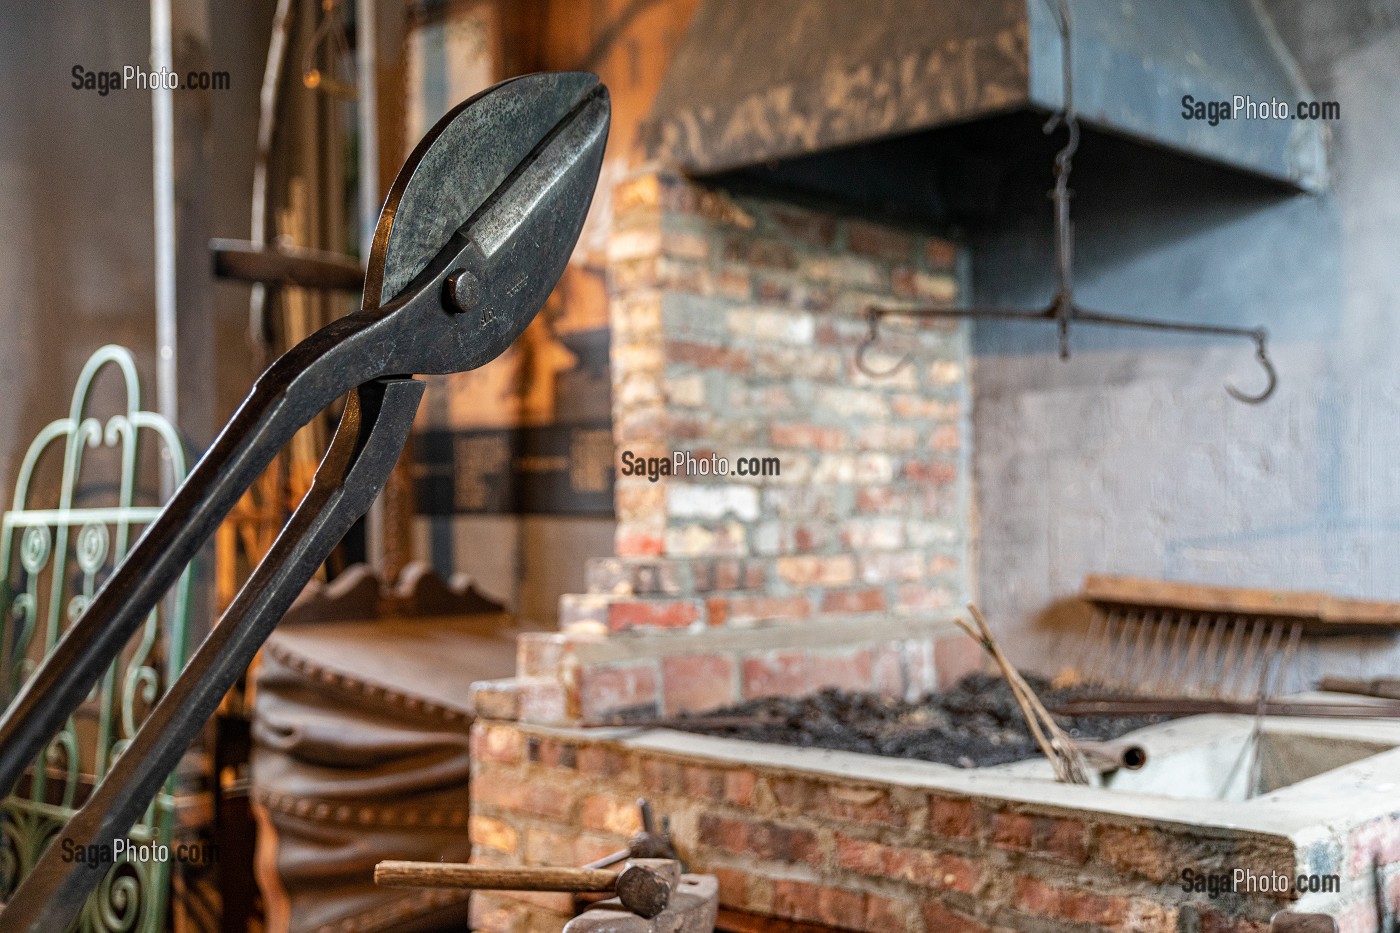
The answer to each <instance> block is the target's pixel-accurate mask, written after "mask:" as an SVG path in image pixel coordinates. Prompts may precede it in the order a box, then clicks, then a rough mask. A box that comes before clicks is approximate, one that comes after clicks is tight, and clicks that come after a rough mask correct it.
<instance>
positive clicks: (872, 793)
mask: <svg viewBox="0 0 1400 933" xmlns="http://www.w3.org/2000/svg"><path fill="white" fill-rule="evenodd" d="M810 805H812V806H814V808H815V810H816V813H817V814H818V815H819V816H826V817H830V818H831V819H834V820H842V821H844V822H848V823H869V824H878V825H883V826H904V825H905V824H906V823H907V822H908V814H907V813H905V812H904V810H903V809H902V808H900V807H899V806H897V805H895V804H894V803H893V801H891V800H890V795H889V791H887V790H885V789H884V788H881V787H859V786H852V785H847V784H834V783H833V784H827V785H826V786H825V787H823V788H821V792H820V793H819V794H818V795H815V796H814V798H813V800H812V801H811V803H810Z"/></svg>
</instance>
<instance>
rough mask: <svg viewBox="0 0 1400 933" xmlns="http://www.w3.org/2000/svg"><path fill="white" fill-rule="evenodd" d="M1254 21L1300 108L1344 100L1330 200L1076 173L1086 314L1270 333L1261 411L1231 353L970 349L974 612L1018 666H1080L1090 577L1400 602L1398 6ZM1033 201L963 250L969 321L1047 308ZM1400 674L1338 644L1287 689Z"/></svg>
mask: <svg viewBox="0 0 1400 933" xmlns="http://www.w3.org/2000/svg"><path fill="white" fill-rule="evenodd" d="M1263 7H1264V8H1265V9H1266V11H1267V12H1268V13H1269V15H1270V16H1272V17H1273V19H1274V21H1275V24H1276V26H1277V27H1278V29H1279V32H1280V34H1281V37H1282V39H1283V41H1284V43H1285V44H1286V45H1287V46H1288V47H1289V48H1290V50H1291V51H1292V52H1293V54H1294V56H1295V57H1296V58H1297V60H1298V62H1299V64H1300V67H1301V68H1302V70H1303V72H1304V75H1305V77H1306V80H1307V81H1308V83H1309V84H1310V86H1311V88H1312V92H1313V96H1314V98H1315V99H1318V100H1337V101H1340V102H1341V106H1342V118H1341V119H1340V120H1339V121H1336V122H1333V123H1331V124H1330V130H1331V141H1330V147H1331V152H1330V170H1331V180H1330V185H1329V188H1328V189H1327V190H1326V191H1325V192H1324V193H1322V194H1321V195H1319V196H1307V195H1287V194H1283V193H1280V192H1277V191H1271V190H1268V189H1266V188H1263V187H1260V186H1256V185H1252V184H1244V183H1240V182H1239V181H1237V180H1231V179H1229V178H1226V177H1224V176H1223V175H1222V174H1221V173H1219V172H1212V171H1209V170H1202V169H1199V168H1194V167H1192V166H1190V165H1188V164H1185V163H1177V162H1174V161H1171V160H1164V161H1163V162H1162V163H1160V164H1158V163H1155V162H1154V163H1137V162H1131V161H1127V160H1117V161H1109V160H1103V159H1100V160H1099V161H1098V162H1097V163H1096V162H1095V161H1094V159H1093V156H1092V155H1088V154H1086V156H1085V158H1084V159H1083V160H1082V161H1081V162H1078V163H1077V164H1076V172H1075V176H1074V182H1073V188H1074V190H1075V193H1076V198H1075V203H1074V210H1075V212H1076V221H1077V231H1078V237H1079V240H1078V253H1077V257H1076V258H1077V284H1078V286H1079V290H1080V298H1081V300H1082V302H1083V304H1085V305H1087V306H1089V307H1093V308H1096V309H1100V310H1104V311H1111V312H1119V313H1125V314H1137V315H1141V316H1144V317H1158V318H1171V319H1190V320H1198V321H1209V322H1215V323H1228V324H1243V325H1248V326H1255V325H1258V324H1263V325H1265V326H1267V327H1268V328H1269V330H1270V332H1271V334H1272V337H1273V339H1272V350H1273V355H1274V357H1275V361H1276V365H1277V366H1278V370H1279V375H1280V383H1279V388H1278V391H1277V392H1276V394H1275V395H1274V397H1273V398H1272V399H1271V400H1270V401H1268V402H1267V403H1266V404H1264V405H1261V406H1247V405H1241V404H1239V403H1237V402H1235V401H1233V400H1231V399H1230V398H1229V397H1228V396H1227V395H1226V393H1225V391H1224V386H1225V383H1226V382H1227V381H1230V382H1233V383H1235V384H1237V385H1239V386H1240V387H1241V388H1242V389H1245V390H1247V391H1250V390H1253V389H1254V388H1256V387H1257V386H1259V385H1262V382H1263V377H1262V374H1261V373H1260V372H1259V371H1258V370H1257V369H1256V368H1255V367H1254V365H1253V354H1252V348H1251V347H1250V345H1249V343H1248V342H1247V341H1236V340H1212V339H1202V338H1185V337H1172V336H1164V335H1160V334H1153V333H1150V332H1136V331H1094V330H1091V329H1088V328H1081V329H1077V330H1076V331H1075V332H1074V336H1073V343H1074V348H1075V353H1074V356H1073V358H1072V359H1071V360H1070V361H1069V362H1067V363H1062V362H1061V361H1060V360H1059V359H1057V357H1056V355H1055V352H1054V347H1055V344H1054V340H1055V338H1054V334H1053V331H1051V330H1050V329H1048V328H1042V327H1025V326H1019V327H1018V326H1015V325H1008V324H1004V323H982V324H979V325H978V327H977V329H976V331H975V336H974V352H975V361H974V378H973V387H974V440H973V444H972V449H973V451H974V482H975V485H976V490H977V491H976V499H977V504H978V511H979V516H980V529H979V531H980V534H979V549H980V558H979V561H978V569H979V579H980V595H981V599H982V601H983V603H984V605H985V607H986V609H987V610H988V613H989V615H990V617H991V619H992V620H993V622H994V625H995V626H996V627H997V628H998V629H999V630H1000V631H1002V632H1004V633H1007V635H1009V636H1010V637H1008V638H1007V641H1008V644H1009V645H1010V648H1011V652H1012V654H1013V657H1014V659H1015V660H1017V661H1018V662H1020V663H1024V664H1028V665H1030V666H1032V667H1037V668H1041V669H1047V668H1049V669H1053V668H1056V667H1059V666H1062V665H1064V664H1067V663H1070V662H1071V661H1072V660H1073V657H1074V650H1075V649H1074V647H1073V645H1072V643H1071V642H1070V641H1068V639H1067V635H1066V634H1065V633H1066V632H1068V631H1070V630H1071V629H1072V628H1073V626H1071V625H1069V624H1068V623H1069V622H1071V621H1074V618H1073V617H1075V616H1077V615H1079V613H1080V611H1081V610H1080V608H1079V607H1076V606H1075V605H1074V604H1073V603H1072V602H1066V600H1068V599H1069V598H1071V597H1073V596H1074V594H1075V593H1076V592H1077V591H1078V589H1079V586H1080V584H1081V582H1082V580H1083V577H1084V575H1085V574H1086V573H1090V572H1111V573H1123V574H1136V575H1142V576H1149V577H1161V578H1166V579H1179V580H1190V581H1200V582H1208V583H1217V584H1226V585H1240V586H1259V587H1287V588H1298V589H1318V590H1326V591H1329V592H1333V593H1337V594H1340V595H1346V596H1357V597H1369V598H1377V599H1396V600H1400V572H1398V571H1400V557H1397V555H1398V554H1400V457H1398V456H1397V455H1398V454H1400V366H1397V363H1396V360H1395V347H1396V345H1397V338H1400V266H1397V263H1396V261H1395V260H1396V255H1397V252H1396V251H1397V239H1396V233H1395V231H1396V229H1397V227H1400V163H1397V153H1400V120H1397V119H1396V112H1397V111H1396V107H1397V101H1400V3H1396V2H1394V0H1344V2H1337V3H1329V4H1310V3H1307V2H1305V0H1265V2H1264V3H1263ZM1240 90H1241V93H1247V92H1248V89H1246V88H1242V89H1240ZM1036 172H1038V174H1036ZM1049 181H1050V179H1049V170H1048V165H1043V166H1039V167H1037V168H1035V169H1034V172H1033V173H1031V174H1025V175H1023V176H1019V177H1016V178H1013V179H1011V180H1010V181H1009V182H1008V184H1011V185H1017V186H1022V187H1024V188H1025V189H1026V190H1025V191H1024V192H1023V194H1029V195H1030V196H1025V197H1018V198H1015V199H1012V200H1014V201H1016V202H1017V203H1020V204H1033V205H1035V207H1034V208H1033V209H1031V210H1029V211H1026V212H1023V213H1022V214H1020V215H1019V216H1016V217H1013V218H1010V219H1009V222H1003V223H997V224H993V225H988V227H987V229H989V230H996V231H997V232H996V233H995V234H989V235H985V236H981V237H975V238H974V240H973V246H974V248H973V251H972V253H973V257H974V265H973V276H972V279H973V283H974V292H975V294H974V299H975V300H976V301H977V302H978V303H979V304H994V305H1010V306H1022V307H1030V306H1035V305H1038V304H1041V303H1043V302H1045V301H1046V300H1048V297H1049V295H1050V293H1051V291H1052V289H1053V279H1052V276H1053V271H1052V270H1053V264H1052V262H1051V256H1050V252H1049V248H1050V237H1049V233H1048V231H1049V221H1050V218H1049V208H1048V206H1043V205H1045V203H1046V202H1045V201H1044V199H1043V198H1042V199H1040V200H1039V203H1037V199H1036V198H1035V197H1034V190H1035V189H1036V188H1039V189H1042V190H1043V189H1044V188H1047V187H1048V186H1049ZM1003 220H1006V218H1003ZM1397 658H1400V648H1398V647H1397V645H1396V643H1395V642H1394V641H1393V640H1391V639H1385V638H1382V639H1372V640H1367V641H1358V640H1355V639H1345V640H1335V639H1334V640H1329V641H1327V642H1326V643H1319V644H1315V645H1314V646H1312V647H1311V648H1309V649H1308V650H1307V651H1305V657H1304V658H1303V662H1302V665H1301V667H1300V675H1301V679H1305V680H1307V679H1311V678H1312V677H1314V676H1315V675H1316V674H1317V673H1318V672H1319V671H1321V670H1324V669H1325V670H1326V671H1328V672H1332V673H1339V674H1366V675H1379V674H1382V673H1386V672H1388V671H1393V669H1394V662H1395V660H1396V659H1397Z"/></svg>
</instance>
